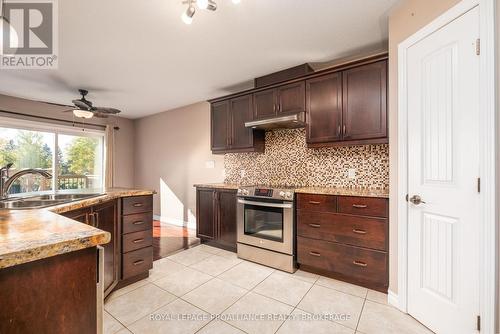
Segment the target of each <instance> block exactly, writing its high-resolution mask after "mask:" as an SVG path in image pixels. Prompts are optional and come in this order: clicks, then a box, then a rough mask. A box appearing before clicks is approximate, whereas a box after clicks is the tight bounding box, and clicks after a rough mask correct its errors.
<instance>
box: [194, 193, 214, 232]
mask: <svg viewBox="0 0 500 334" xmlns="http://www.w3.org/2000/svg"><path fill="white" fill-rule="evenodd" d="M214 204H215V190H214V189H198V191H197V192H196V231H197V233H196V234H197V237H199V238H203V239H208V240H213V239H215V211H214Z"/></svg>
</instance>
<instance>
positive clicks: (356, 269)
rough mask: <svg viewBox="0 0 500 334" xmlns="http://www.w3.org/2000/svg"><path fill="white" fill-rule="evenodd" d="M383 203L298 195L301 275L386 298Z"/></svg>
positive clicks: (386, 229) (386, 241) (385, 205)
mask: <svg viewBox="0 0 500 334" xmlns="http://www.w3.org/2000/svg"><path fill="white" fill-rule="evenodd" d="M388 205H389V201H388V200H387V199H386V198H373V197H357V196H332V195H317V194H297V262H298V263H299V266H300V268H301V269H302V270H305V271H311V272H315V273H318V274H321V275H325V276H330V277H334V278H337V279H340V280H343V281H347V282H350V283H354V284H358V285H363V286H366V287H368V288H371V289H375V290H379V291H382V292H387V288H388V284H389V271H388V267H389V256H388V249H389V224H388Z"/></svg>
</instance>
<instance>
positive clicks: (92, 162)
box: [0, 125, 104, 196]
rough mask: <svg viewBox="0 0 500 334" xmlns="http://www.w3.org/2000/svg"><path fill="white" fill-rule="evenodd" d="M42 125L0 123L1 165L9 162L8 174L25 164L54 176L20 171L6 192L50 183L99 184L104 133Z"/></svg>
mask: <svg viewBox="0 0 500 334" xmlns="http://www.w3.org/2000/svg"><path fill="white" fill-rule="evenodd" d="M16 126H17V125H16ZM45 129H46V127H45V126H42V125H41V126H40V130H35V129H34V128H32V129H30V130H27V129H16V128H13V127H8V126H0V167H4V166H6V165H7V164H12V167H11V168H10V169H9V176H12V175H13V174H14V173H17V172H18V171H20V170H23V169H28V168H29V169H40V170H43V171H45V172H48V173H50V174H51V175H52V176H53V177H52V178H46V177H44V176H42V175H38V174H26V175H23V176H21V177H19V179H18V180H17V181H15V182H14V183H13V184H12V186H11V187H10V189H9V194H18V193H27V192H38V191H46V190H53V189H52V185H53V184H55V190H66V189H99V188H102V187H103V185H104V158H103V157H104V136H103V135H101V134H100V133H95V132H94V133H84V134H85V135H79V133H77V132H75V134H72V132H69V133H66V134H62V133H59V132H58V130H57V129H56V130H54V131H51V130H49V129H47V130H45ZM66 131H71V130H65V132H66ZM56 143H57V150H56V149H55V147H56ZM54 171H57V175H54ZM0 196H1V194H0Z"/></svg>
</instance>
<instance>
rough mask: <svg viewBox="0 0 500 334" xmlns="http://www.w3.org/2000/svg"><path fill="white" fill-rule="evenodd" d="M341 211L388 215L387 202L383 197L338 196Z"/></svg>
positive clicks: (377, 215) (375, 215)
mask: <svg viewBox="0 0 500 334" xmlns="http://www.w3.org/2000/svg"><path fill="white" fill-rule="evenodd" d="M338 208H339V212H341V213H349V214H353V215H361V216H374V217H388V214H389V203H388V200H387V199H385V198H373V197H350V196H339V198H338Z"/></svg>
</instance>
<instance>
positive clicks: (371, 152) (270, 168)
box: [224, 129, 389, 189]
mask: <svg viewBox="0 0 500 334" xmlns="http://www.w3.org/2000/svg"><path fill="white" fill-rule="evenodd" d="M224 167H225V175H226V179H225V182H227V183H238V184H247V185H251V184H268V185H274V186H276V185H289V186H301V187H302V186H303V187H314V186H327V187H349V188H369V189H388V187H389V145H387V144H382V145H363V146H343V147H325V148H319V149H311V148H307V146H306V135H305V129H293V130H288V129H280V130H274V131H267V132H266V150H265V153H228V154H225V156H224ZM348 169H356V175H355V178H354V179H349V178H348ZM242 171H244V176H242Z"/></svg>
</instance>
